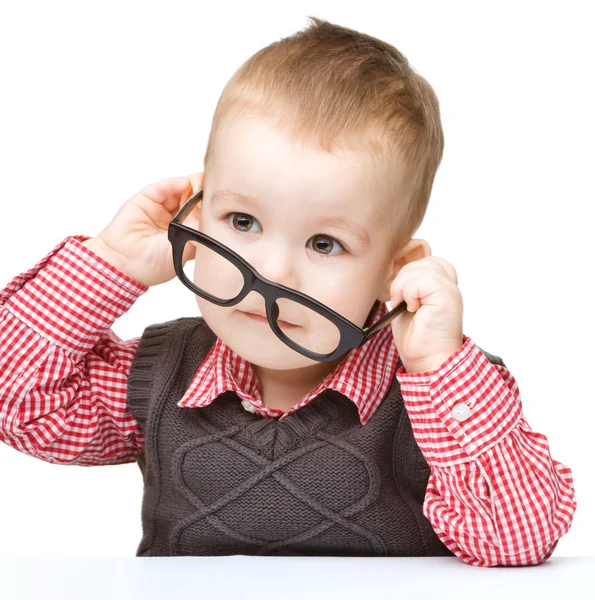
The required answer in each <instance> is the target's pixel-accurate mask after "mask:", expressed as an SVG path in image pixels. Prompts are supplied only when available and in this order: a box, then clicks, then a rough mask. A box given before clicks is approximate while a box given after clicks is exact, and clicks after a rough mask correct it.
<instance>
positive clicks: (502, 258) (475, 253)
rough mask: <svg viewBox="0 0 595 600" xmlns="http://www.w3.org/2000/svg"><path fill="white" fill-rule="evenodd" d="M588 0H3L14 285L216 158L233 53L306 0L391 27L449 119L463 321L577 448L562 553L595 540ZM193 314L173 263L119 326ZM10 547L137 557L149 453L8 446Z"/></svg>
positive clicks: (2, 156) (127, 331)
mask: <svg viewBox="0 0 595 600" xmlns="http://www.w3.org/2000/svg"><path fill="white" fill-rule="evenodd" d="M592 9H593V4H592V3H590V2H568V1H565V2H557V3H548V2H508V3H504V2H502V1H498V2H493V3H489V2H481V3H478V2H453V1H449V2H421V1H416V2H410V1H407V2H401V1H397V0H391V1H390V2H377V1H371V0H368V1H366V2H364V3H362V2H357V3H355V2H354V3H352V4H351V3H344V2H324V1H321V0H316V1H312V2H274V3H273V2H258V1H254V0H252V1H250V2H246V3H239V2H238V3H233V2H214V3H202V2H198V1H195V2H174V1H172V0H168V1H167V2H160V3H156V2H147V1H143V2H130V1H123V0H119V1H118V2H105V1H104V2H101V3H99V2H97V3H91V2H78V3H77V2H57V1H54V2H47V3H46V2H41V1H40V2H27V1H23V0H21V1H20V2H18V3H17V2H12V3H9V2H4V3H2V4H1V8H0V56H1V57H2V58H1V59H0V61H1V62H0V81H1V82H2V83H1V85H2V92H1V94H0V206H1V209H2V212H1V221H0V233H1V235H0V252H1V255H2V260H0V288H1V287H4V286H5V285H6V284H7V283H8V281H9V280H11V279H12V278H13V277H14V276H15V275H17V274H18V273H21V272H23V271H25V270H27V269H28V268H30V267H31V266H33V265H34V264H35V263H36V262H37V261H38V260H39V259H40V258H42V257H43V256H44V255H45V254H46V253H47V252H49V251H50V250H51V249H52V248H53V247H54V246H55V245H56V244H57V243H58V242H60V241H61V240H62V239H63V238H64V237H66V236H68V235H74V234H86V235H95V234H97V233H98V232H99V231H100V230H101V229H102V228H103V227H104V226H105V225H106V224H107V223H108V222H109V221H110V220H111V218H112V217H113V215H114V214H115V213H116V211H117V210H118V208H119V207H120V206H121V205H122V204H123V203H124V202H125V201H126V200H127V199H128V198H129V197H130V196H131V195H133V194H134V193H135V192H136V191H138V190H140V189H141V188H142V187H144V186H145V185H147V184H148V183H150V182H152V181H156V180H158V179H161V178H162V177H169V176H177V175H187V174H190V173H193V172H195V171H199V170H201V169H202V167H203V164H202V157H203V154H204V151H205V147H206V141H207V136H208V132H209V127H210V122H211V118H212V114H213V111H214V108H215V104H216V102H217V99H218V97H219V94H220V93H221V90H222V89H223V86H224V85H225V83H226V82H227V80H228V79H229V77H230V76H231V75H232V74H233V72H234V71H235V70H236V69H237V68H238V67H239V66H240V64H241V63H242V62H243V61H245V60H246V59H247V58H248V57H249V56H250V55H252V54H253V53H254V52H256V51H257V50H258V49H260V48H261V47H263V46H265V45H267V44H269V43H271V42H272V41H274V40H277V39H279V38H281V37H284V36H286V35H288V34H291V33H293V32H294V31H296V30H298V29H302V28H303V27H305V26H306V24H307V20H306V17H307V16H308V15H313V16H318V17H321V18H325V19H328V20H330V21H332V22H335V23H338V24H340V25H344V26H347V27H352V28H355V29H358V30H360V31H362V32H364V33H368V34H371V35H374V36H376V37H379V38H381V39H384V40H386V41H388V42H389V43H391V44H393V45H395V46H396V47H397V48H398V49H399V50H400V51H401V52H403V53H404V54H405V56H407V58H408V59H409V61H410V63H411V64H412V66H413V68H414V69H416V70H417V71H418V72H419V73H420V74H421V75H423V76H424V77H425V78H426V79H427V80H428V81H429V82H430V84H431V85H432V86H433V87H434V89H435V91H436V93H437V95H438V98H439V100H440V106H441V113H442V121H443V128H444V133H445V137H446V146H445V153H444V159H443V162H442V164H441V166H440V169H439V171H438V175H437V177H436V180H435V185H434V190H433V194H432V199H431V201H430V206H429V209H428V212H427V214H426V219H425V222H424V224H423V225H422V227H421V228H420V229H419V230H418V232H417V234H416V235H415V237H422V238H424V239H426V240H428V242H429V243H430V245H431V247H432V251H433V253H434V254H435V255H437V256H441V257H443V258H445V259H446V260H448V261H449V262H451V263H452V264H453V265H454V266H455V268H456V269H457V273H458V276H459V285H460V288H461V291H462V294H463V299H464V332H465V334H467V335H469V336H471V337H472V338H473V339H474V341H475V342H476V343H477V344H478V345H479V346H480V347H482V348H484V349H485V350H487V351H489V352H491V353H493V354H497V355H498V356H501V357H502V358H503V359H504V361H505V362H506V364H507V366H508V368H509V369H510V370H511V372H512V373H513V375H514V376H515V378H516V380H517V383H518V384H519V388H520V391H521V399H522V401H523V405H524V411H525V416H526V418H527V420H528V422H529V424H530V425H531V426H532V428H533V429H535V430H537V431H539V432H542V433H545V434H546V435H547V437H548V439H549V443H550V449H551V452H552V456H553V457H554V458H555V459H557V460H559V461H561V462H563V463H564V464H566V465H568V466H570V467H571V468H572V470H573V475H574V479H575V486H576V494H577V500H578V503H579V508H578V510H577V512H576V516H575V520H574V524H573V526H572V528H571V530H570V532H569V533H568V534H567V535H566V536H564V537H563V538H562V539H561V541H560V543H559V545H558V548H557V550H556V554H557V555H587V554H592V540H593V536H594V535H595V527H594V522H595V521H594V518H593V514H592V511H593V509H594V508H595V502H594V501H593V494H594V492H595V486H594V483H593V466H592V458H593V417H594V416H595V411H594V408H593V403H594V400H595V393H594V392H593V381H592V380H593V363H594V360H593V359H594V358H595V357H594V352H593V339H594V334H595V328H594V326H593V321H594V319H593V289H594V285H593V283H594V282H593V258H594V252H593V248H592V242H591V240H592V228H593V226H594V224H595V223H594V218H593V217H594V215H595V211H594V209H593V202H594V200H595V194H594V192H593V184H592V181H593V176H592V174H593V163H594V158H595V156H594V150H593V138H594V133H595V126H594V125H595V123H594V120H595V119H594V117H593V106H595V95H594V93H593V73H594V67H593V64H594V59H595V51H594V45H593V35H592V34H593V30H592V24H593V19H592V16H591V15H589V14H588V13H589V11H590V10H592ZM196 314H197V308H196V304H195V301H194V298H193V297H192V296H191V295H190V294H189V292H188V291H187V290H186V289H185V288H184V287H183V286H182V284H181V283H180V282H179V281H177V280H176V279H174V280H172V281H170V282H168V283H166V284H163V285H161V286H157V287H154V288H151V289H150V290H149V292H147V294H145V295H143V296H142V297H141V298H140V299H139V300H138V301H137V303H136V304H135V305H134V306H133V307H132V308H131V309H130V310H129V311H128V313H126V314H125V315H123V316H122V317H121V318H120V319H119V320H118V321H117V322H116V323H115V325H114V330H115V332H116V333H117V334H118V335H119V336H120V337H123V338H131V337H136V336H138V335H140V334H141V333H142V330H143V328H144V327H145V326H147V325H149V324H151V323H157V322H162V321H166V320H169V319H173V318H177V317H180V316H192V315H196ZM0 482H1V483H0V486H1V487H0V519H1V525H0V528H1V534H0V556H26V555H53V556H62V555H76V556H92V555H110V556H133V555H134V553H135V551H136V547H137V545H138V542H139V541H140V537H141V520H140V508H141V499H142V479H141V474H140V471H139V469H138V466H137V465H136V464H135V463H131V464H127V465H119V466H109V467H104V468H97V467H96V468H89V467H77V466H69V467H66V466H58V465H52V464H49V463H45V462H43V461H40V460H37V459H34V458H32V457H29V456H26V455H24V454H21V453H19V452H17V451H16V450H13V449H12V448H10V447H8V446H6V445H3V444H0Z"/></svg>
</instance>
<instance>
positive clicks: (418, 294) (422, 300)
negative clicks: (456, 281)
mask: <svg viewBox="0 0 595 600" xmlns="http://www.w3.org/2000/svg"><path fill="white" fill-rule="evenodd" d="M449 281H450V279H449ZM394 285H395V287H394V290H393V288H391V304H393V305H394V306H396V304H394V303H393V300H392V298H394V299H395V301H396V300H397V299H398V302H400V301H401V300H405V302H406V303H407V310H408V311H409V312H415V311H417V310H419V308H420V307H421V306H423V305H424V304H431V302H429V301H428V298H429V297H430V296H433V295H435V294H436V293H437V292H438V291H439V288H440V283H439V282H438V280H437V279H436V272H435V271H434V270H430V269H424V270H421V269H420V270H417V271H415V272H410V273H405V274H404V275H403V276H401V277H397V279H395V282H394ZM398 302H397V304H398Z"/></svg>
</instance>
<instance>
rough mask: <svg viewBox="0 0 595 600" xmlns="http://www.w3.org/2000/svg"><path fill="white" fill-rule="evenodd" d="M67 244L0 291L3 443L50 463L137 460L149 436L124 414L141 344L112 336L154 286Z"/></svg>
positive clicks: (76, 239) (72, 241)
mask: <svg viewBox="0 0 595 600" xmlns="http://www.w3.org/2000/svg"><path fill="white" fill-rule="evenodd" d="M87 239H89V238H88V236H72V237H68V238H66V239H65V240H63V241H62V242H61V243H60V244H58V245H57V246H56V247H55V248H54V249H53V250H52V251H51V252H49V253H48V254H47V255H46V256H45V257H44V258H43V259H41V260H40V261H39V262H38V263H37V264H36V265H35V266H34V267H33V268H31V269H29V270H28V271H26V272H25V273H22V274H20V275H17V276H16V277H14V278H13V280H12V281H11V282H10V283H9V284H8V285H7V286H6V287H5V288H4V289H3V290H1V291H0V440H2V441H3V442H4V443H6V444H8V445H10V446H11V447H13V448H15V449H16V450H19V451H20V452H23V453H25V454H29V455H31V456H34V457H37V458H40V459H42V460H45V461H47V462H51V463H58V464H76V465H89V466H90V465H100V464H103V465H106V464H119V463H127V462H134V461H135V460H136V458H137V455H138V453H139V452H140V450H141V448H142V445H143V432H142V431H141V430H140V428H139V427H138V425H137V423H136V421H135V420H134V418H133V417H132V415H131V414H130V413H129V412H128V411H127V408H126V385H127V378H128V373H129V371H130V366H131V364H132V360H133V358H134V354H135V352H136V348H137V346H138V341H139V338H135V339H132V340H128V341H123V340H121V339H120V338H118V337H117V336H116V335H115V334H114V332H113V331H112V330H111V329H110V327H111V325H112V324H113V322H114V321H115V320H116V319H117V318H118V317H119V316H121V315H122V314H124V313H125V312H126V311H127V310H128V309H129V308H130V306H131V305H132V304H133V303H134V302H135V301H136V299H137V298H138V297H139V296H140V295H141V294H142V293H144V292H145V291H146V290H147V289H148V287H146V286H144V285H143V284H140V283H139V282H137V281H135V280H134V279H132V278H131V277H129V276H128V275H126V274H125V273H123V272H121V271H120V270H118V269H117V268H115V267H114V266H112V265H111V264H110V263H108V262H107V261H106V260H104V259H102V258H101V257H100V256H99V255H97V254H95V253H94V252H93V251H91V250H90V249H88V248H87V247H86V246H85V245H84V244H83V243H82V242H83V241H85V240H87Z"/></svg>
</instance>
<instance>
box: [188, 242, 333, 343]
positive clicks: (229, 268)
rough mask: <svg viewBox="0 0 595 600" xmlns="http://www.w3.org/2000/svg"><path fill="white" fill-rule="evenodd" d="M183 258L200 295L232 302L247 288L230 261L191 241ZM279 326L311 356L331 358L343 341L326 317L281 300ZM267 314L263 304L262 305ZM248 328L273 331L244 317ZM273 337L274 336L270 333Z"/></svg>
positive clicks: (253, 318) (264, 321) (263, 320)
mask: <svg viewBox="0 0 595 600" xmlns="http://www.w3.org/2000/svg"><path fill="white" fill-rule="evenodd" d="M183 256H184V257H186V256H190V259H189V260H187V261H186V263H185V264H184V266H183V267H182V268H183V270H184V274H185V275H186V277H187V278H188V279H189V280H190V281H192V282H193V283H194V285H195V286H196V287H198V288H199V289H200V290H201V291H203V292H206V293H207V294H209V295H211V296H214V297H215V298H217V299H218V300H224V301H225V300H232V299H234V298H236V297H237V296H238V294H239V293H240V292H241V291H242V288H243V286H244V276H243V275H242V272H241V271H240V270H239V269H238V268H237V267H236V266H235V265H234V264H233V263H232V262H231V261H229V260H228V259H227V258H225V257H224V256H222V255H221V254H219V253H218V252H215V251H214V250H212V249H211V248H209V247H208V246H205V245H204V244H201V243H200V242H197V241H193V240H188V241H187V242H186V245H185V247H184V253H183ZM277 305H278V306H279V316H278V318H277V324H278V325H279V328H280V329H281V332H282V334H283V336H285V337H286V338H287V339H288V340H291V341H292V342H294V343H295V344H298V345H299V346H301V347H302V348H303V349H304V350H306V351H309V352H316V353H317V354H330V353H332V352H334V351H335V350H336V349H337V348H338V346H339V341H340V337H341V336H340V333H339V329H338V328H337V326H336V325H334V324H333V323H332V322H331V321H329V320H328V319H327V318H326V317H323V316H322V315H321V314H319V313H317V312H315V311H313V310H311V309H309V308H307V307H306V306H304V305H302V304H300V303H299V302H294V301H293V300H289V299H288V298H278V299H277ZM262 309H263V310H264V302H263V303H262ZM244 317H245V319H246V320H247V321H246V322H247V324H249V325H250V326H253V327H264V328H268V329H269V331H270V325H269V323H268V319H266V318H262V317H258V316H253V315H249V314H246V313H244ZM270 334H271V335H275V334H274V333H273V332H272V331H270Z"/></svg>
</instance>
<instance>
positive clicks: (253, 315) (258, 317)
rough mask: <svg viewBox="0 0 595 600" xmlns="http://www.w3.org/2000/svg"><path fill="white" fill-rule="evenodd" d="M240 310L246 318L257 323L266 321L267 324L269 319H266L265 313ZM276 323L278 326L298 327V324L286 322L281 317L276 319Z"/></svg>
mask: <svg viewBox="0 0 595 600" xmlns="http://www.w3.org/2000/svg"><path fill="white" fill-rule="evenodd" d="M240 312H242V313H244V314H245V315H246V316H247V317H248V318H250V319H252V320H253V321H256V322H258V323H266V324H267V325H268V323H269V320H268V319H267V317H266V315H264V314H262V313H261V312H258V311H255V312H248V311H245V310H242V311H240ZM277 323H278V324H279V327H287V328H291V327H299V325H294V324H293V323H288V322H287V321H282V320H281V319H277Z"/></svg>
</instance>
